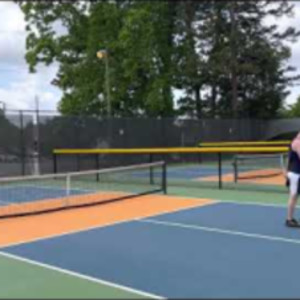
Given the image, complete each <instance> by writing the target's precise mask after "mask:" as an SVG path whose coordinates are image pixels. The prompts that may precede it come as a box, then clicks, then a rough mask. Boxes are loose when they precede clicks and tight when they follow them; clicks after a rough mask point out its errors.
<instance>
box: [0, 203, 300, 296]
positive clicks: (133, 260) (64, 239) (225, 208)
mask: <svg viewBox="0 0 300 300" xmlns="http://www.w3.org/2000/svg"><path fill="white" fill-rule="evenodd" d="M253 216H255V218H253ZM266 216H267V218H266ZM284 216H285V208H284V207H282V206H280V205H259V204H241V203H239V204H238V203H232V202H221V203H220V202H212V203H211V204H206V205H199V207H194V208H188V209H183V210H180V211H178V212H173V213H167V214H159V215H154V216H152V217H149V218H137V219H134V220H130V221H124V222H120V223H117V224H113V225H110V226H100V227H98V228H93V229H90V230H83V231H80V232H75V233H70V234H65V235H62V236H59V235H58V236H55V237H52V238H45V239H39V240H37V241H35V242H31V243H20V244H18V245H15V246H12V247H4V248H2V249H1V259H2V260H4V261H5V260H7V262H6V264H7V265H8V266H7V268H6V269H7V270H6V271H8V272H9V267H10V264H9V262H8V261H11V263H16V262H19V264H20V265H19V267H20V266H21V265H22V264H24V268H25V266H26V268H36V269H38V272H46V271H45V270H48V272H50V273H51V272H57V274H58V276H63V275H65V276H67V275H69V276H71V275H72V276H74V277H75V280H78V278H81V279H82V280H85V281H87V282H89V283H91V282H102V281H104V282H110V283H112V284H116V285H117V286H118V287H120V288H117V287H116V286H115V289H116V293H117V294H115V295H118V293H121V291H122V290H123V287H124V288H125V290H123V294H122V293H121V294H119V296H122V295H123V297H125V298H126V296H128V294H127V292H128V291H132V292H133V293H134V292H136V295H137V296H149V297H152V296H153V297H157V296H158V297H163V298H177V297H180V298H182V297H197V298H199V297H200V298H202V297H203V298H228V297H229V298H233V297H234V298H236V297H238V298H255V297H259V298H261V297H263V298H276V297H279V298H280V297H281V298H283V297H288V298H293V297H295V298H297V297H298V296H299V293H300V287H299V285H298V284H297V276H293V275H296V274H291V272H293V270H295V268H294V263H295V261H296V260H297V257H298V251H299V247H300V239H299V232H298V231H293V230H289V229H287V228H285V227H284V226H283V219H284ZM287 253H288V255H287ZM17 267H18V265H17ZM46 273H47V272H46ZM287 274H289V276H288V280H287ZM26 281H28V279H27V280H26ZM10 285H11V286H10V287H8V290H9V288H11V289H12V288H13V286H14V283H13V282H12V283H11V284H10ZM128 288H129V290H128ZM23 289H24V287H23ZM24 292H25V290H24ZM1 293H2V295H1V296H3V295H4V296H5V295H6V294H5V289H4V291H2V292H1ZM1 293H0V294H1ZM3 293H4V294H3ZM7 295H9V293H7ZM99 295H100V294H99Z"/></svg>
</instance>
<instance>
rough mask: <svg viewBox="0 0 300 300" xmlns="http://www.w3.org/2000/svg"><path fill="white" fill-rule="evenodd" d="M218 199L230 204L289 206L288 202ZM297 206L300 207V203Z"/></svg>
mask: <svg viewBox="0 0 300 300" xmlns="http://www.w3.org/2000/svg"><path fill="white" fill-rule="evenodd" d="M214 200H216V201H220V202H223V203H230V204H237V205H257V206H271V207H286V208H287V203H286V204H283V203H260V202H254V201H253V202H252V201H243V202H239V201H238V200H219V199H214ZM297 207H299V208H300V206H299V204H298V205H297Z"/></svg>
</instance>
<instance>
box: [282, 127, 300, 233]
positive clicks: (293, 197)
mask: <svg viewBox="0 0 300 300" xmlns="http://www.w3.org/2000/svg"><path fill="white" fill-rule="evenodd" d="M299 180H300V132H299V133H298V134H297V136H296V137H295V138H294V139H293V141H292V143H291V145H290V149H289V156H288V167H287V186H289V190H290V196H289V201H288V211H287V219H286V222H285V224H286V226H288V227H300V224H299V222H298V221H297V220H296V219H294V212H295V208H296V204H297V198H298V194H299V191H300V187H299Z"/></svg>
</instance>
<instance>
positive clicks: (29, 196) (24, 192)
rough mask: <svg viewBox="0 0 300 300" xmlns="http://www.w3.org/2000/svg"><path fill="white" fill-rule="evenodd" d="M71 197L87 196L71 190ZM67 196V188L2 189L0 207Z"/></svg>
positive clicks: (16, 187)
mask: <svg viewBox="0 0 300 300" xmlns="http://www.w3.org/2000/svg"><path fill="white" fill-rule="evenodd" d="M68 193H69V195H80V194H86V193H87V191H85V190H80V189H71V190H69V192H68ZM65 196H66V188H62V187H39V186H12V187H1V188H0V206H5V205H8V204H11V203H24V202H32V201H41V200H46V199H54V198H61V197H65Z"/></svg>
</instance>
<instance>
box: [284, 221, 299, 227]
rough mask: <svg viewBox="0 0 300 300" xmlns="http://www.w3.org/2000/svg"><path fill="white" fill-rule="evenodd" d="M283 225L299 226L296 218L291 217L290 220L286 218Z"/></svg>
mask: <svg viewBox="0 0 300 300" xmlns="http://www.w3.org/2000/svg"><path fill="white" fill-rule="evenodd" d="M285 225H286V226H287V227H300V224H299V222H298V221H297V220H295V219H291V220H286V221H285Z"/></svg>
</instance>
